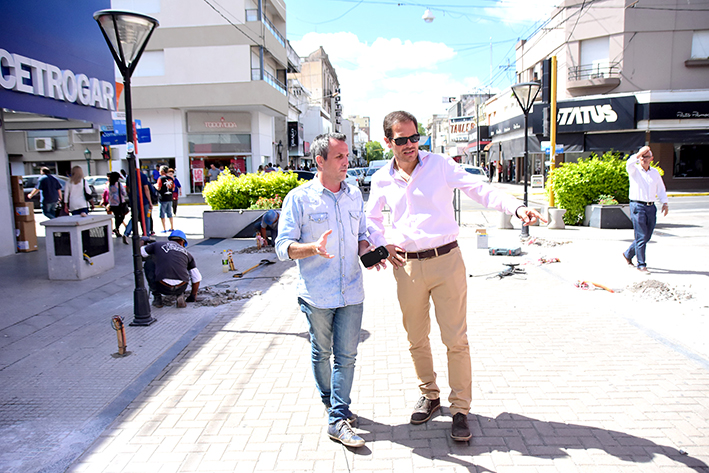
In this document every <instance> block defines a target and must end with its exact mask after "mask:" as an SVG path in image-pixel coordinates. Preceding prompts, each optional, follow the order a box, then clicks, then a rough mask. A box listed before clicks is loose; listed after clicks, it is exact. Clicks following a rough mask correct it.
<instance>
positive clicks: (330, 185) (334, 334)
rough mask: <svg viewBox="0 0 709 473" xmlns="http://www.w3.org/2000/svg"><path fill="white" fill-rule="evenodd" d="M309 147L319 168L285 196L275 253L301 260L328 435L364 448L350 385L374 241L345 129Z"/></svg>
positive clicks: (302, 292)
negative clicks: (351, 171) (366, 260)
mask: <svg viewBox="0 0 709 473" xmlns="http://www.w3.org/2000/svg"><path fill="white" fill-rule="evenodd" d="M310 149H311V152H312V155H313V156H315V161H316V162H317V165H318V170H319V172H318V174H317V177H316V178H315V179H312V180H310V181H308V182H307V183H305V184H303V185H302V186H300V187H297V188H295V189H293V190H292V191H290V192H289V193H288V195H286V198H285V200H284V202H283V208H282V211H281V217H280V224H279V228H278V237H277V238H276V253H277V254H278V257H279V258H280V259H281V260H283V261H286V260H296V264H297V266H298V270H299V275H300V277H299V280H298V286H297V288H298V289H297V290H298V304H300V310H301V311H302V312H303V313H304V314H305V316H306V318H307V320H308V326H309V331H310V343H311V353H312V354H311V357H312V367H313V374H314V375H315V385H316V386H317V388H318V391H319V392H320V398H321V400H322V402H323V404H325V407H327V409H328V427H327V434H328V436H329V437H330V438H331V439H333V440H337V441H339V442H341V443H342V444H343V445H346V446H348V447H361V446H363V445H364V439H362V438H361V437H360V436H358V435H357V434H355V432H354V431H353V430H352V427H351V423H352V422H354V421H355V420H356V416H355V415H354V414H352V411H351V410H350V402H351V400H350V392H351V390H352V383H353V381H354V370H355V358H356V357H357V345H358V344H359V335H360V330H361V327H362V308H363V306H362V303H363V301H364V286H363V282H362V268H361V267H360V262H359V258H358V256H359V255H362V254H364V253H365V252H367V251H369V250H370V247H371V245H370V243H369V241H367V238H366V227H365V220H364V212H363V210H364V201H363V199H362V194H361V192H360V191H359V189H358V188H357V187H354V186H351V185H348V184H347V183H345V182H344V181H345V177H347V164H348V157H349V150H348V147H347V142H346V137H345V135H343V134H340V133H328V134H325V135H319V136H317V137H316V138H315V141H314V142H313V144H312V146H311V148H310ZM332 355H334V364H332V365H331V363H330V358H331V356H332Z"/></svg>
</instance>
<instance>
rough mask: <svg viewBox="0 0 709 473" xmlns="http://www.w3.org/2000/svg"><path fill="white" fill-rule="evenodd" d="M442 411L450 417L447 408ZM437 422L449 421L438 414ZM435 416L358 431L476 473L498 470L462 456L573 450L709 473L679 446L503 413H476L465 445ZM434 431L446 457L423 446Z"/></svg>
mask: <svg viewBox="0 0 709 473" xmlns="http://www.w3.org/2000/svg"><path fill="white" fill-rule="evenodd" d="M443 412H446V413H447V409H446V410H444V411H443ZM436 417H449V416H448V415H445V416H442V415H441V414H439V415H438V416H436ZM436 417H434V418H432V419H431V420H430V421H429V422H428V423H427V424H423V425H411V424H401V425H386V424H381V423H379V422H375V421H373V420H371V419H366V418H364V417H360V418H359V425H358V428H359V430H364V431H367V432H369V434H361V435H362V437H363V438H364V439H365V440H366V441H367V442H377V441H382V440H384V441H389V442H393V443H398V444H400V445H403V446H405V447H408V448H410V449H411V450H412V452H413V453H415V454H417V455H421V456H423V457H426V458H429V459H436V460H442V461H447V462H450V463H454V464H456V465H461V466H463V467H465V468H467V469H468V470H469V471H471V472H481V471H486V472H494V470H488V469H487V468H486V467H483V466H481V465H477V464H475V463H472V462H470V461H466V460H464V459H463V458H461V456H463V455H467V456H471V457H472V456H474V455H483V454H486V453H491V452H505V453H510V452H516V453H519V454H522V455H523V456H529V457H536V458H544V459H550V460H553V459H556V458H564V457H569V456H570V455H569V453H568V452H567V450H573V449H578V450H586V449H595V450H601V451H604V452H606V453H607V454H609V455H612V456H614V457H616V458H618V459H620V460H622V461H625V462H629V463H635V464H643V463H651V462H652V461H653V457H654V456H656V455H662V456H665V457H667V458H669V459H671V460H673V461H675V462H678V463H682V464H684V465H685V466H687V467H689V468H691V469H693V470H695V471H698V472H704V473H706V472H707V471H708V470H709V466H708V465H707V464H706V463H704V462H703V461H701V460H699V459H697V458H693V457H691V456H688V455H687V454H686V453H682V452H683V451H681V450H678V449H676V448H674V447H669V446H665V445H658V444H656V443H655V442H653V441H651V440H647V439H644V438H641V437H636V436H634V435H630V434H626V433H624V432H618V431H614V430H606V429H600V428H596V427H589V426H586V425H577V424H566V423H563V422H547V421H542V420H538V419H533V418H530V417H526V416H523V415H521V414H514V413H509V412H503V413H502V414H500V415H498V416H497V417H495V418H491V417H485V416H479V415H474V414H471V415H469V416H468V420H469V422H470V430H471V432H472V433H473V438H472V440H471V441H470V442H468V443H465V442H462V443H461V442H455V441H453V440H452V439H451V438H450V435H449V433H450V422H435V420H436ZM431 431H438V432H440V439H441V440H443V439H444V438H445V440H446V441H447V443H448V446H449V447H450V449H449V450H448V452H447V453H442V454H435V453H432V451H435V452H441V451H443V452H445V451H446V449H445V447H444V448H442V449H441V448H437V449H431V447H430V446H428V445H427V444H426V446H425V447H424V446H422V445H423V444H422V442H421V441H422V439H433V438H438V437H434V436H432V435H431ZM351 451H352V452H353V453H355V454H357V455H365V456H366V455H370V454H371V450H369V449H367V448H366V447H365V448H360V449H351Z"/></svg>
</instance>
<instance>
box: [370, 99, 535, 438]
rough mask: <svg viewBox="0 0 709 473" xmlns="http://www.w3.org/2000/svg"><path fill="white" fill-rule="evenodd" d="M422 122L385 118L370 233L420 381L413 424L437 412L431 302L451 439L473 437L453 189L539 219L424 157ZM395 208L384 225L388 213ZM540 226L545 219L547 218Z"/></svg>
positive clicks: (447, 161)
mask: <svg viewBox="0 0 709 473" xmlns="http://www.w3.org/2000/svg"><path fill="white" fill-rule="evenodd" d="M420 138H421V137H420V136H419V134H418V121H417V120H416V118H415V117H414V116H413V115H411V114H410V113H407V112H403V111H398V112H392V113H390V114H388V115H387V116H386V117H385V118H384V141H385V143H386V144H387V145H388V146H389V148H390V149H391V150H392V152H393V154H394V159H392V160H391V161H390V162H389V163H388V164H386V165H385V166H383V167H382V168H381V169H379V170H378V171H377V172H376V173H374V175H373V176H372V187H371V193H370V196H369V200H368V202H367V228H368V230H369V238H370V241H371V242H372V243H373V244H374V245H375V246H386V247H387V249H388V250H389V261H390V262H391V263H392V265H393V267H394V278H395V279H396V285H397V295H398V298H399V305H400V307H401V311H402V313H403V323H404V328H405V329H406V333H407V335H408V340H409V351H410V352H411V358H412V359H413V362H414V368H415V370H416V376H417V377H418V380H419V389H420V390H421V398H420V399H419V401H418V402H417V403H416V405H415V406H414V410H413V413H412V414H411V423H412V424H422V423H424V422H426V421H428V420H429V419H430V418H431V416H432V415H433V413H434V412H435V411H437V410H438V409H439V408H440V405H441V401H440V399H439V398H440V388H439V387H438V385H437V384H436V372H435V371H434V368H433V355H432V354H431V344H430V341H429V333H430V329H431V320H430V315H429V310H430V307H431V300H433V304H434V306H435V311H436V320H437V322H438V325H439V327H440V330H441V339H442V340H443V343H444V344H445V345H446V348H447V353H448V382H449V384H450V388H451V394H450V396H449V398H448V400H449V401H450V403H451V406H450V412H451V415H452V416H453V423H452V425H451V434H450V435H451V437H452V438H453V440H456V441H467V440H470V438H471V433H470V427H469V426H468V417H467V416H468V412H469V411H470V403H471V400H472V374H471V362H470V349H469V347H468V336H467V292H468V289H467V274H466V272H465V264H464V263H463V257H462V255H461V251H460V248H459V247H458V241H457V236H458V233H459V231H460V229H459V227H458V224H457V223H456V220H455V216H454V212H453V191H454V190H455V189H460V190H461V191H463V193H465V194H466V195H467V196H468V197H470V198H471V199H473V200H474V201H476V202H478V203H479V204H482V205H484V206H485V207H488V208H494V209H496V210H500V211H504V212H506V213H508V214H513V215H516V216H517V217H518V218H520V219H521V220H522V221H523V223H524V224H525V225H529V224H532V223H534V222H535V221H536V220H537V219H542V217H541V215H539V213H537V212H536V211H535V210H533V209H530V208H527V207H525V206H524V205H523V204H522V203H521V202H519V201H518V200H517V199H515V198H514V197H512V196H511V195H508V194H506V193H504V192H502V191H499V190H497V189H495V188H494V187H492V186H491V185H489V184H487V183H485V182H484V181H482V180H481V179H479V178H477V177H475V176H473V175H472V174H469V173H467V172H466V171H465V170H464V169H463V168H462V167H461V166H459V165H458V164H457V163H456V162H455V161H453V160H452V159H451V158H449V157H447V156H442V155H439V154H433V153H429V152H427V151H419V149H418V142H419V139H420ZM387 206H388V207H389V208H390V209H391V212H390V213H391V227H385V225H384V214H383V212H382V211H383V209H384V208H385V207H387ZM542 220H543V219H542Z"/></svg>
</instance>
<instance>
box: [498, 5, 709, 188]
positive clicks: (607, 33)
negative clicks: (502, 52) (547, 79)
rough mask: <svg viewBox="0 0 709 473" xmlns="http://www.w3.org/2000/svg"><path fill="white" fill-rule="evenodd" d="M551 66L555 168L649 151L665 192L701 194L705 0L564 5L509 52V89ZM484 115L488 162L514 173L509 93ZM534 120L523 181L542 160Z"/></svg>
mask: <svg viewBox="0 0 709 473" xmlns="http://www.w3.org/2000/svg"><path fill="white" fill-rule="evenodd" d="M551 56H556V57H557V62H558V67H557V87H558V91H557V100H558V106H557V109H558V113H557V117H556V121H557V132H558V139H557V142H558V143H560V144H562V145H563V146H564V156H563V158H564V159H566V160H574V159H576V158H577V157H579V156H588V155H589V154H590V153H597V154H603V153H604V152H606V151H610V150H615V151H621V152H632V151H636V150H637V149H638V148H639V147H641V146H643V145H645V144H649V145H650V146H651V147H652V149H653V154H654V155H655V158H656V160H657V161H659V165H660V166H661V167H662V168H663V169H664V170H665V176H664V180H665V184H666V185H667V187H668V189H707V188H709V133H707V131H706V130H707V129H708V128H709V0H697V1H692V2H686V1H684V0H642V1H640V2H638V1H634V0H606V1H603V2H578V1H575V0H566V1H564V2H563V3H562V4H561V5H560V6H559V7H558V8H557V9H555V10H554V11H553V12H552V15H551V19H550V21H549V22H548V23H547V24H545V25H544V27H543V28H540V30H539V31H538V32H537V33H536V34H535V35H533V36H532V37H531V38H529V39H528V40H527V41H521V42H520V43H518V45H517V71H518V72H517V79H518V81H519V82H526V81H530V80H535V79H536V80H541V78H542V63H543V61H544V60H545V59H547V58H549V57H551ZM540 99H541V97H540V98H539V99H538V100H540ZM486 115H487V119H488V123H489V125H490V127H491V128H490V134H491V135H492V140H493V143H492V146H491V159H493V160H495V159H502V160H503V162H504V163H505V164H506V165H509V163H511V162H513V160H514V161H515V162H516V163H517V165H518V166H517V167H518V168H519V164H520V163H521V156H522V154H523V149H524V143H523V136H524V130H523V129H522V126H523V125H522V124H523V117H522V112H521V110H520V109H519V106H518V105H517V104H516V102H515V101H514V98H513V97H512V96H511V92H510V90H509V89H507V90H505V91H503V92H501V93H500V94H498V95H497V96H496V97H494V98H493V99H491V100H489V101H488V102H487V103H486ZM541 117H542V107H541V103H540V102H537V103H535V106H534V107H533V109H532V112H531V114H530V128H531V130H530V131H531V133H530V140H529V150H530V152H531V153H532V154H533V155H534V156H532V157H531V159H530V167H531V169H530V171H531V173H532V174H534V173H536V172H537V171H540V170H542V168H543V166H541V163H543V161H544V160H545V159H548V158H544V156H543V155H541V154H540V146H539V142H540V141H541V140H544V139H545V138H544V137H543V136H542V119H541ZM546 139H548V138H546Z"/></svg>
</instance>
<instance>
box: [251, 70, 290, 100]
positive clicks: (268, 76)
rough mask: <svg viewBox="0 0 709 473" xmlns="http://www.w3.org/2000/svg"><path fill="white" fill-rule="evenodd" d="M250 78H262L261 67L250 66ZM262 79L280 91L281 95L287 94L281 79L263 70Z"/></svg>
mask: <svg viewBox="0 0 709 473" xmlns="http://www.w3.org/2000/svg"><path fill="white" fill-rule="evenodd" d="M251 80H262V79H261V69H259V68H258V67H252V68H251ZM263 81H264V82H266V83H268V84H270V85H271V86H273V87H274V88H275V89H276V90H278V91H279V92H280V93H282V94H283V95H288V91H287V90H286V86H285V85H283V83H282V82H281V81H279V80H278V79H276V78H275V77H273V75H271V74H270V73H269V72H268V71H263Z"/></svg>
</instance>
